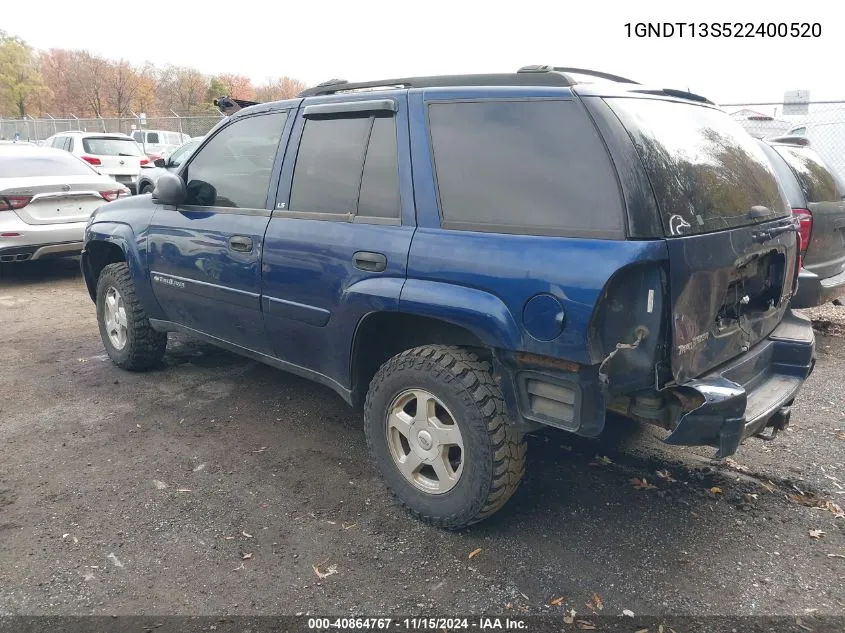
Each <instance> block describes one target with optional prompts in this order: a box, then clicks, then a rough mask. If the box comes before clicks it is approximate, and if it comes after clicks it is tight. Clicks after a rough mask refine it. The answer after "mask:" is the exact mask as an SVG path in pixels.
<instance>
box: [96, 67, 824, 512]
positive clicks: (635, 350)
mask: <svg viewBox="0 0 845 633" xmlns="http://www.w3.org/2000/svg"><path fill="white" fill-rule="evenodd" d="M585 75H589V76H591V78H592V79H596V78H598V79H600V80H601V81H598V82H594V83H588V82H580V81H579V78H580V77H583V76H585ZM798 256H799V253H798V237H797V232H796V227H795V223H794V221H793V219H792V213H791V210H790V208H789V205H788V203H787V201H786V200H785V199H784V197H783V193H782V191H781V189H780V187H779V186H778V183H777V178H776V176H775V173H774V172H773V170H772V167H771V165H769V162H768V161H767V159H766V156H765V154H764V153H763V150H762V149H761V148H760V147H759V146H758V145H757V143H756V142H755V141H754V140H753V139H752V138H751V137H750V136H749V135H748V134H746V133H745V132H744V131H743V130H742V128H740V127H739V125H738V124H737V123H735V122H734V121H733V120H732V119H731V118H730V117H729V116H728V115H726V114H725V113H724V112H722V111H721V110H719V109H717V108H716V107H714V106H713V105H712V104H711V103H710V102H709V101H707V100H706V99H704V98H702V97H699V96H697V95H694V94H691V93H688V92H684V91H676V90H669V89H660V88H658V89H650V88H646V87H644V86H640V85H638V84H635V83H633V82H630V81H629V80H625V79H622V78H619V77H614V76H612V75H607V74H604V73H597V72H592V71H583V70H574V69H561V68H549V67H528V68H524V69H522V70H521V71H520V72H517V73H510V74H492V75H461V76H440V77H412V78H404V79H390V80H386V81H378V82H364V83H355V84H353V83H348V82H344V81H332V82H328V83H327V84H324V85H321V86H318V87H315V88H312V89H308V90H305V91H304V92H303V93H301V95H300V96H299V98H296V99H290V100H287V101H280V102H276V103H269V104H260V105H254V106H250V107H246V108H243V109H241V110H239V111H237V112H235V113H234V114H232V116H230V117H228V118H226V119H224V120H223V121H221V122H220V123H219V124H218V125H217V127H216V128H215V129H214V130H212V131H211V132H210V133H209V134H208V136H207V137H206V140H205V141H204V142H203V144H202V145H201V146H200V147H199V148H198V149H197V151H196V152H195V153H194V154H193V155H192V156H191V157H190V159H189V160H187V161H186V162H185V163H183V164H182V165H181V166H180V168H179V170H178V171H177V172H176V173H166V174H162V175H161V177H160V178H159V180H158V184H157V186H156V189H155V191H154V193H153V196H152V197H147V196H138V197H133V198H130V199H127V200H123V201H119V202H115V203H111V204H109V205H105V206H103V207H102V208H101V209H99V211H98V212H97V213H96V215H95V216H94V218H93V219H92V220H91V223H90V224H89V226H88V227H87V231H86V243H85V249H84V253H83V256H82V269H83V272H84V275H85V281H86V284H87V286H88V291H89V293H90V295H91V298H92V299H93V300H94V301H95V302H96V310H97V317H98V320H99V323H100V333H101V336H102V339H103V343H104V345H105V348H106V350H107V352H108V354H109V356H110V357H111V358H112V360H113V361H114V362H115V364H117V365H118V366H119V367H122V368H126V369H131V370H140V369H144V368H147V367H150V366H152V365H154V364H156V363H158V362H159V361H160V360H161V358H162V356H163V354H164V353H165V348H166V345H167V332H170V331H179V332H186V333H189V334H191V335H194V336H196V337H199V338H200V339H203V340H205V341H209V342H211V343H213V344H215V345H219V346H221V347H224V348H226V349H229V350H233V351H235V352H237V353H239V354H243V355H245V356H248V357H250V358H254V359H257V360H260V361H262V362H265V363H268V364H270V365H273V366H275V367H278V368H281V369H284V370H287V371H290V372H293V373H295V374H298V375H300V376H304V377H306V378H310V379H312V380H315V381H317V382H320V383H322V384H324V385H326V386H328V387H330V388H331V389H333V390H334V391H336V392H337V393H338V394H339V395H340V396H341V397H342V398H343V399H344V400H346V401H347V402H349V403H350V404H353V405H355V406H363V409H364V427H365V433H366V436H367V441H368V445H369V447H370V451H371V454H372V458H373V461H374V462H375V464H376V465H377V467H378V468H379V469H380V471H381V472H382V474H383V476H384V478H385V480H386V481H387V484H388V485H389V487H390V488H391V489H392V490H393V492H394V493H395V494H396V496H397V497H398V498H399V499H400V500H401V502H402V503H403V504H404V505H405V506H406V507H408V508H410V510H411V511H413V513H415V514H416V515H417V516H419V517H421V518H423V519H426V520H429V521H432V522H434V523H436V524H438V525H441V526H445V527H449V528H456V527H461V526H465V525H469V524H471V523H474V522H476V521H480V520H481V519H483V518H485V517H487V516H489V515H490V514H492V513H493V512H495V511H496V510H498V509H499V508H500V507H501V506H502V505H503V504H504V503H505V501H506V500H507V499H508V498H509V497H510V496H511V495H512V494H513V492H514V490H515V489H516V487H517V485H518V483H519V481H520V479H521V477H522V475H523V472H524V468H525V441H524V437H523V436H524V433H526V432H527V431H530V430H535V429H538V428H540V427H543V426H545V425H548V426H553V427H557V428H560V429H564V430H566V431H570V432H573V433H577V434H580V435H583V436H588V437H594V436H596V435H598V434H599V433H601V431H602V429H603V428H604V426H605V422H606V420H608V419H612V418H608V417H607V416H606V412H607V411H608V410H610V411H614V412H618V413H621V414H624V415H627V416H630V417H632V418H634V419H636V420H641V421H644V422H649V423H653V424H657V425H659V426H662V427H664V428H666V429H667V430H669V431H670V432H671V433H670V434H669V435H668V437H667V438H666V441H667V442H669V443H672V444H685V445H711V446H714V447H715V448H717V449H718V455H720V456H726V455H730V454H732V453H733V452H734V451H736V450H737V448H738V446H739V445H740V443H741V442H742V441H743V440H744V439H745V438H747V437H750V436H753V435H756V434H759V433H762V432H763V431H764V430H765V429H767V428H768V429H771V432H772V434H774V433H776V432H777V431H778V430H779V429H782V428H784V427H785V426H786V425H787V423H788V422H789V417H790V405H791V404H792V402H793V400H794V398H795V396H796V394H797V393H798V391H799V389H800V387H801V385H802V383H803V382H804V380H805V378H806V377H807V376H808V375H809V373H810V371H811V370H812V368H813V364H814V359H815V355H814V338H813V330H812V328H811V326H810V323H809V321H808V320H806V319H803V318H801V317H798V316H796V315H795V314H793V313H792V312H791V311H790V308H789V302H790V299H791V298H792V294H793V291H794V290H795V286H796V279H797V274H798Z"/></svg>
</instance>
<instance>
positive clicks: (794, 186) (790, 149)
mask: <svg viewBox="0 0 845 633" xmlns="http://www.w3.org/2000/svg"><path fill="white" fill-rule="evenodd" d="M759 142H760V144H761V145H762V147H763V150H764V151H765V152H766V154H767V155H768V157H769V160H770V161H771V163H772V166H773V167H774V168H775V171H776V172H777V174H778V178H779V179H780V182H781V185H782V186H783V188H784V191H785V192H786V197H787V199H788V200H789V204H790V206H791V207H792V213H793V214H794V215H795V217H796V218H797V219H798V221H799V222H800V224H799V229H798V233H799V236H800V249H801V262H802V268H801V272H800V274H799V276H798V292H797V294H796V295H795V297H793V299H792V307H793V308H810V307H813V306H817V305H821V304H823V303H827V302H828V301H832V300H834V299H837V298H839V297H841V296H842V295H845V233H843V231H845V199H843V196H845V185H843V183H842V182H841V181H840V180H839V177H838V176H836V174H835V173H834V172H833V170H832V169H830V167H829V166H828V165H827V164H825V162H824V160H822V158H821V156H819V155H818V154H817V153H816V152H815V151H813V149H812V148H811V147H810V146H809V145H810V142H809V141H808V140H807V139H806V138H805V137H802V136H782V137H778V138H773V139H768V140H766V141H759Z"/></svg>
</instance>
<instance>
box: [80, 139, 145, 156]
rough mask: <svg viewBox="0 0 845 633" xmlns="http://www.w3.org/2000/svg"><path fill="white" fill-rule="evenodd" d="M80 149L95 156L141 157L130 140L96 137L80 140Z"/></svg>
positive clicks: (136, 146)
mask: <svg viewBox="0 0 845 633" xmlns="http://www.w3.org/2000/svg"><path fill="white" fill-rule="evenodd" d="M82 148H83V149H84V150H85V152H86V153H88V154H94V155H95V156H141V149H140V148H139V147H138V144H137V143H136V142H135V141H133V140H132V139H131V138H121V137H112V138H109V137H105V136H96V137H91V138H83V139H82Z"/></svg>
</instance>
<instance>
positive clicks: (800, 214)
mask: <svg viewBox="0 0 845 633" xmlns="http://www.w3.org/2000/svg"><path fill="white" fill-rule="evenodd" d="M792 216H793V217H795V218H797V219H798V253H799V258H800V260H801V265H802V266H803V265H804V254H805V253H806V252H807V247H808V246H809V245H810V234H811V233H812V232H813V214H812V213H810V210H809V209H793V210H792Z"/></svg>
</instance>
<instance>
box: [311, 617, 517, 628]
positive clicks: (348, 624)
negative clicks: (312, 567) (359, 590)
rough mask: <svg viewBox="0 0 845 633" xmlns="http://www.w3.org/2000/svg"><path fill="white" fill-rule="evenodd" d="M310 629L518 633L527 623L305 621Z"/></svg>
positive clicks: (484, 619)
mask: <svg viewBox="0 0 845 633" xmlns="http://www.w3.org/2000/svg"><path fill="white" fill-rule="evenodd" d="M308 628H309V629H311V630H316V631H319V630H341V631H360V630H367V629H370V630H373V629H374V630H390V629H401V630H407V631H439V630H442V629H445V630H456V629H478V630H481V631H494V630H498V631H520V630H525V629H527V628H528V625H527V623H526V622H525V621H524V620H520V619H519V618H497V617H479V618H434V617H430V618H426V617H414V618H364V617H349V618H308Z"/></svg>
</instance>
